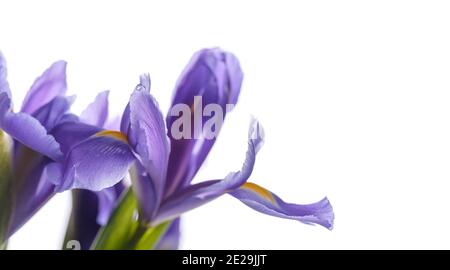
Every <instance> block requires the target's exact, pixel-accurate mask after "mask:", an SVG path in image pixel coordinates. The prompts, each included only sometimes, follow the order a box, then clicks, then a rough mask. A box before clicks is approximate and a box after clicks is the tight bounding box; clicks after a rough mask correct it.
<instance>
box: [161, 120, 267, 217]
mask: <svg viewBox="0 0 450 270" xmlns="http://www.w3.org/2000/svg"><path fill="white" fill-rule="evenodd" d="M263 137H264V132H263V131H262V128H261V127H260V125H259V123H258V122H257V121H256V120H253V122H252V124H251V125H250V129H249V138H248V149H247V154H246V159H245V162H244V165H243V166H242V169H241V170H240V171H238V172H232V173H230V174H228V175H227V177H226V178H225V179H223V180H210V181H205V182H201V183H198V184H195V185H191V186H188V187H187V188H184V189H182V190H179V191H178V192H175V193H174V194H173V195H171V196H170V197H168V198H167V199H166V200H165V201H164V202H163V204H162V205H161V207H160V209H159V211H158V214H157V216H156V217H155V218H154V219H153V220H152V224H159V223H161V222H164V221H166V220H171V219H174V218H176V217H178V216H180V215H181V214H182V213H184V212H186V211H189V210H191V209H194V208H197V207H199V206H201V205H203V204H205V203H208V202H210V201H211V200H213V199H216V198H217V197H219V196H221V195H223V194H225V193H227V192H229V191H231V190H233V189H236V188H239V187H240V186H241V185H243V184H244V183H245V182H246V181H247V180H248V178H249V177H250V175H251V173H252V171H253V167H254V165H255V159H256V154H257V152H258V151H259V149H260V148H261V146H262V145H263V142H264V138H263Z"/></svg>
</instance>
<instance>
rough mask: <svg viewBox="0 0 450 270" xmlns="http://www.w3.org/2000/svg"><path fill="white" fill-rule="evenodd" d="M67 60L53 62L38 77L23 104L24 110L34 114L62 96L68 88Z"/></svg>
mask: <svg viewBox="0 0 450 270" xmlns="http://www.w3.org/2000/svg"><path fill="white" fill-rule="evenodd" d="M66 66H67V63H66V62H65V61H58V62H55V63H53V64H52V65H51V66H50V67H49V68H48V69H47V70H46V71H44V73H43V74H42V75H41V76H40V77H39V78H37V79H36V80H35V81H34V83H33V85H32V86H31V88H30V90H29V91H28V93H27V95H26V96H25V99H24V101H23V104H22V109H21V111H22V112H25V113H28V114H32V113H34V112H35V111H36V110H37V109H39V108H40V107H42V106H43V105H45V104H46V103H48V102H49V101H51V100H52V99H53V98H55V97H56V96H62V95H64V94H65V92H66V89H67V82H66Z"/></svg>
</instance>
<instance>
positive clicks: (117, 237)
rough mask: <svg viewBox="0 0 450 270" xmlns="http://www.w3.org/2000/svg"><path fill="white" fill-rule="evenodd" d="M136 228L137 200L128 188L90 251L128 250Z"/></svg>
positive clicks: (137, 223) (137, 224)
mask: <svg viewBox="0 0 450 270" xmlns="http://www.w3.org/2000/svg"><path fill="white" fill-rule="evenodd" d="M138 227H139V222H138V220H137V200H136V197H135V196H134V193H133V190H132V189H131V188H130V189H128V190H127V191H125V192H124V194H123V196H122V198H121V200H120V203H119V205H118V206H117V208H116V209H115V210H114V212H113V213H112V214H111V217H110V218H109V221H108V223H107V224H106V225H105V226H104V227H102V228H101V229H100V231H99V233H98V235H97V237H96V239H95V240H94V243H93V244H92V247H91V249H129V248H128V244H129V242H130V241H131V240H132V238H133V236H134V234H135V233H136V231H137V228H138Z"/></svg>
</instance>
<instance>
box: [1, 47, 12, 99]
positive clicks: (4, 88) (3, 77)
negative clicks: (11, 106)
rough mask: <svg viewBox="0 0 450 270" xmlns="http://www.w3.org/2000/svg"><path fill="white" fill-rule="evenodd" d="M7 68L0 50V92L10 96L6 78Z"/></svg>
mask: <svg viewBox="0 0 450 270" xmlns="http://www.w3.org/2000/svg"><path fill="white" fill-rule="evenodd" d="M7 75H8V69H7V68H6V60H5V57H3V54H2V53H1V52H0V93H6V94H7V95H8V97H10V98H11V90H10V89H9V84H8V80H7Z"/></svg>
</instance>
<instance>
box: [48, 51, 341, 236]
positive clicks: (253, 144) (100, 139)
mask: <svg viewBox="0 0 450 270" xmlns="http://www.w3.org/2000/svg"><path fill="white" fill-rule="evenodd" d="M242 78H243V74H242V71H241V68H240V65H239V62H238V60H237V58H236V57H235V56H234V55H232V54H231V53H227V52H224V51H222V50H220V49H217V48H214V49H205V50H201V51H199V52H197V53H196V54H195V55H194V56H193V58H192V59H191V62H190V63H189V65H188V66H187V67H186V69H185V71H184V72H183V74H182V76H181V78H180V80H179V82H178V84H177V86H176V89H175V94H174V98H173V102H172V107H173V106H176V105H177V104H180V103H181V104H186V105H187V106H189V107H190V108H193V109H194V113H195V107H196V106H195V104H194V102H195V98H194V97H195V96H201V97H202V99H203V102H204V103H205V104H217V105H219V106H220V107H222V108H225V106H226V104H235V103H236V102H237V99H238V96H239V93H240V87H241V83H242ZM224 111H225V112H226V110H224ZM225 114H226V113H224V116H225ZM176 119H177V118H176V117H174V116H172V115H171V114H170V113H169V115H168V116H167V117H166V120H164V117H163V115H162V113H161V111H160V110H159V108H158V104H157V102H156V100H155V99H154V98H153V96H152V95H151V94H150V79H149V77H148V76H146V75H144V76H141V80H140V84H139V85H138V86H137V87H136V89H135V90H134V92H133V93H132V94H131V97H130V101H129V103H128V106H127V107H126V109H125V111H124V114H123V117H122V122H121V131H120V132H118V131H114V130H107V129H102V128H99V127H95V126H92V125H88V124H82V123H80V122H67V123H63V124H60V125H59V126H57V127H56V128H55V131H54V136H55V138H56V140H57V141H58V142H59V143H60V144H61V145H62V152H63V154H64V156H65V157H64V160H63V162H56V163H53V164H51V165H49V166H48V173H49V175H50V179H51V180H52V181H53V183H54V184H55V185H56V187H57V190H58V191H63V190H67V189H74V188H82V189H89V190H93V191H99V190H102V189H104V188H109V187H112V186H114V185H115V184H117V183H118V182H120V181H121V180H122V179H123V178H124V177H125V176H126V175H127V174H128V171H130V175H131V180H132V184H133V190H134V191H135V194H136V197H137V199H138V202H139V210H140V215H139V218H140V219H141V220H142V221H143V222H145V223H147V224H150V225H151V226H156V225H158V224H161V223H162V222H165V221H170V220H175V219H177V218H178V217H179V216H180V215H181V214H182V213H184V212H186V211H189V210H192V209H194V208H196V207H199V206H201V205H203V204H205V203H207V202H209V201H211V200H213V199H216V198H218V197H220V196H222V195H224V194H230V195H232V196H233V197H235V198H237V199H239V200H240V201H242V202H243V203H244V204H246V205H248V206H249V207H251V208H252V209H254V210H256V211H259V212H261V213H265V214H268V215H272V216H276V217H281V218H287V219H294V220H298V221H301V222H303V223H307V224H313V223H315V224H319V225H322V226H324V227H326V228H329V229H331V228H332V226H333V220H334V214H333V210H332V207H331V205H330V203H329V201H328V200H327V199H326V198H324V199H323V200H321V201H319V202H317V203H313V204H308V205H299V204H291V203H286V202H284V201H283V200H282V199H281V198H280V197H278V196H277V195H275V194H274V193H272V192H270V191H268V190H267V189H265V188H263V187H261V186H259V185H257V184H254V183H251V182H248V181H247V180H248V179H249V178H250V176H251V173H252V171H253V167H254V165H255V159H256V154H257V152H258V151H259V149H260V148H261V146H262V144H263V136H262V132H261V131H262V128H261V127H260V124H259V123H258V122H257V121H253V122H252V124H251V125H250V130H249V137H248V149H247V153H246V158H245V162H244V164H243V167H242V168H241V170H240V171H237V172H232V173H230V174H228V175H227V176H226V177H224V178H223V179H215V180H209V181H204V182H200V183H198V184H191V181H192V180H193V178H194V176H195V175H196V173H197V171H198V170H199V168H200V167H201V165H202V163H203V161H204V160H205V158H206V156H207V154H208V153H209V151H210V149H211V147H212V145H213V144H214V142H215V139H208V138H204V137H201V138H191V139H176V138H175V137H174V136H172V134H171V133H170V132H169V133H167V131H166V126H167V129H168V130H169V131H170V130H171V126H172V124H173V123H174V121H175V120H176ZM203 121H204V120H203ZM172 226H174V228H175V229H174V231H175V234H176V233H177V231H178V230H177V228H176V227H177V226H178V221H176V222H174V223H173V224H172ZM171 229H172V228H171ZM169 231H170V229H169Z"/></svg>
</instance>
